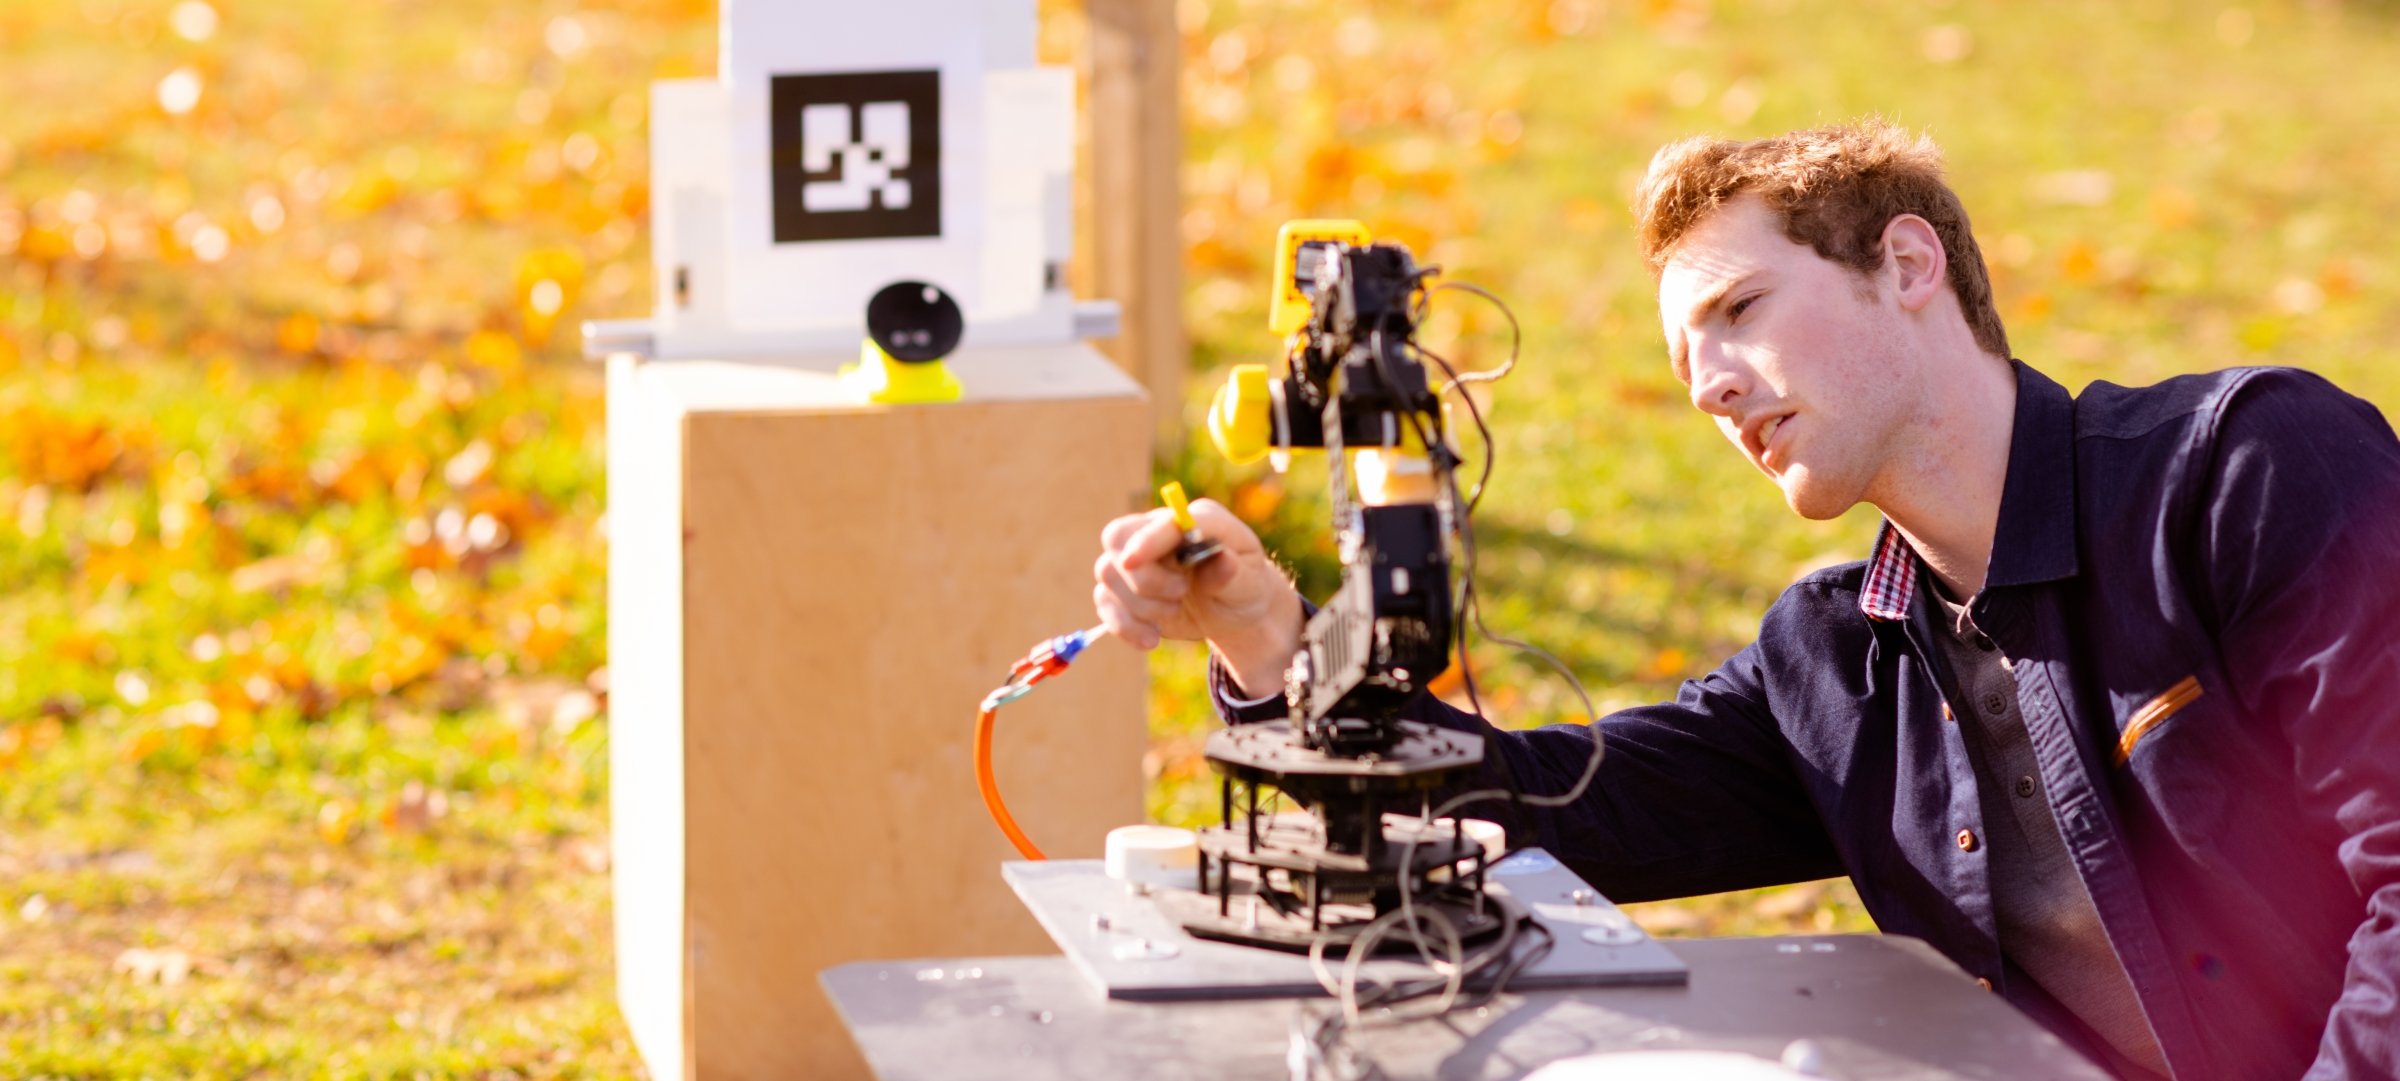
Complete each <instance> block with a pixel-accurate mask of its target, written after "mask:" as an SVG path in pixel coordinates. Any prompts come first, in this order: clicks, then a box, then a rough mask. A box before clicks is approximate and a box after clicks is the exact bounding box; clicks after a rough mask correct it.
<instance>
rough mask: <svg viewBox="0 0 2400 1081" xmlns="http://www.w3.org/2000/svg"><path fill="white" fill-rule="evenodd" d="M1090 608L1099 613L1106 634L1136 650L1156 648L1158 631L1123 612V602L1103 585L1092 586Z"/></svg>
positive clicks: (1130, 614) (1095, 584)
mask: <svg viewBox="0 0 2400 1081" xmlns="http://www.w3.org/2000/svg"><path fill="white" fill-rule="evenodd" d="M1092 608H1093V610H1094V611H1097V612H1098V613H1100V625H1101V626H1103V627H1106V628H1108V633H1110V634H1113V635H1116V636H1117V637H1118V638H1120V639H1123V640H1124V641H1125V643H1126V644H1127V645H1131V646H1133V647H1135V648H1137V649H1156V648H1158V643H1159V639H1160V637H1161V635H1160V633H1159V629H1158V628H1157V627H1156V626H1155V625H1152V624H1150V623H1147V622H1144V621H1142V620H1139V619H1135V618H1134V617H1133V614H1132V613H1130V612H1127V611H1126V610H1125V602H1124V601H1123V600H1122V599H1120V598H1119V597H1118V596H1117V595H1116V593H1115V592H1113V591H1111V590H1110V589H1109V588H1108V586H1107V585H1106V584H1105V583H1094V584H1093V586H1092Z"/></svg>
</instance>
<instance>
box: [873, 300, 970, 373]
mask: <svg viewBox="0 0 2400 1081" xmlns="http://www.w3.org/2000/svg"><path fill="white" fill-rule="evenodd" d="M966 332H967V318H966V315H965V314H964V313H962V312H960V311H959V308H958V302H957V301H955V300H952V299H950V294H948V293H945V292H942V290H941V287H939V286H935V285H929V284H926V283H925V282H893V283H892V284H890V285H887V286H884V287H883V288H882V289H880V290H877V291H876V293H875V296H874V297H873V298H872V299H870V300H868V301H867V337H869V338H873V339H874V340H875V344H876V345H878V346H881V347H882V348H883V351H884V352H886V353H888V354H891V357H892V359H893V360H902V361H913V362H919V363H922V362H924V361H928V360H940V359H942V358H943V357H945V356H948V355H950V351H951V350H953V349H956V348H958V340H959V338H960V337H962V336H964V335H965V334H966Z"/></svg>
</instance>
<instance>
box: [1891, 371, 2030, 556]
mask: <svg viewBox="0 0 2400 1081" xmlns="http://www.w3.org/2000/svg"><path fill="white" fill-rule="evenodd" d="M1956 370H1957V373H1958V374H1957V376H1956V377H1955V378H1950V379H1942V380H1937V381H1936V389H1935V390H1934V392H1933V394H1932V395H1930V396H1929V399H1928V401H1927V403H1926V414H1925V415H1924V416H1923V417H1920V418H1919V420H1918V423H1917V424H1916V425H1915V427H1914V428H1913V429H1912V432H1911V434H1912V439H1911V441H1910V445H1909V446H1908V447H1906V448H1904V453H1902V454H1900V455H1898V456H1896V458H1895V460H1894V462H1893V463H1892V468H1893V469H1894V470H1895V471H1896V472H1895V474H1894V475H1892V476H1889V477H1887V478H1886V479H1885V483H1883V484H1879V485H1878V487H1879V488H1881V489H1883V490H1882V491H1880V492H1878V493H1876V495H1877V496H1878V498H1875V499H1872V500H1870V502H1873V503H1874V504H1875V506H1876V508H1877V509H1878V510H1881V511H1882V512H1883V515H1884V517H1885V518H1888V519H1890V520H1891V523H1892V526H1893V528H1895V529H1898V530H1899V531H1900V533H1901V535H1902V536H1904V537H1907V538H1908V543H1909V545H1910V546H1911V547H1913V548H1915V549H1916V551H1917V555H1918V556H1919V557H1921V558H1922V559H1924V560H1925V566H1926V567H1927V568H1928V569H1930V570H1932V571H1933V574H1934V577H1936V578H1938V579H1940V582H1941V585H1942V588H1943V591H1944V592H1946V593H1948V594H1949V595H1950V596H1952V597H1955V598H1958V599H1959V600H1962V601H1963V600H1967V599H1970V598H1972V597H1974V596H1975V594H1976V593H1977V592H1980V591H1981V590H1982V589H1983V581H1984V576H1985V574H1986V572H1988V571H1989V570H1990V569H1991V559H1992V536H1993V533H1994V531H1995V530H1996V529H1997V527H1998V526H1999V523H2000V493H2001V489H2002V488H2003V487H2004V486H2005V485H2006V484H2007V482H2008V451H2009V442H2010V440H2011V438H2012V437H2013V436H2014V434H2015V431H2016V417H2017V375H2016V369H2015V367H2014V366H2013V365H2010V364H2008V363H2006V362H2004V361H2000V360H1997V359H1995V358H1993V357H1992V356H1990V355H1989V354H1985V353H1981V352H1978V353H1977V354H1976V355H1975V357H1974V358H1972V361H1971V362H1965V363H1960V364H1959V365H1957V368H1956Z"/></svg>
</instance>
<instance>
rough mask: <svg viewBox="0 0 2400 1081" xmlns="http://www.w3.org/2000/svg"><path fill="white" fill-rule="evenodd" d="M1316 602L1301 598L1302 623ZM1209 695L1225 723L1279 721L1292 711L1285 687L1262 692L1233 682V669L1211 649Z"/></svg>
mask: <svg viewBox="0 0 2400 1081" xmlns="http://www.w3.org/2000/svg"><path fill="white" fill-rule="evenodd" d="M1316 614H1317V606H1316V605H1314V604H1310V603H1309V601H1308V598H1306V597H1302V598H1300V626H1301V627H1303V628H1306V627H1307V626H1308V620H1309V617H1310V616H1313V615H1316ZM1208 697H1209V700H1210V701H1211V702H1214V703H1215V704H1216V707H1217V716H1218V717H1221V718H1223V719H1224V721H1225V723H1226V724H1256V723H1258V722H1260V721H1280V720H1284V719H1286V718H1288V717H1290V716H1291V715H1292V708H1291V706H1290V704H1288V703H1286V702H1285V701H1284V698H1283V688H1281V687H1277V688H1275V689H1274V690H1273V691H1271V692H1270V693H1268V694H1266V695H1263V696H1256V695H1253V694H1251V692H1250V691H1249V689H1248V688H1245V687H1243V686H1242V685H1241V684H1239V683H1236V682H1234V678H1233V672H1232V671H1231V670H1230V669H1227V668H1226V667H1225V659H1224V658H1222V657H1219V656H1217V655H1216V653H1215V652H1214V651H1211V652H1210V653H1209V655H1208Z"/></svg>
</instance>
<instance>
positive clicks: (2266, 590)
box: [2197, 371, 2400, 1079]
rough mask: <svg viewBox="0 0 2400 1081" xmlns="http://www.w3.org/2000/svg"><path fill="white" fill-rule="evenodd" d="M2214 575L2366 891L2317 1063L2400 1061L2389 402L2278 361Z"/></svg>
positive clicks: (2261, 711)
mask: <svg viewBox="0 0 2400 1081" xmlns="http://www.w3.org/2000/svg"><path fill="white" fill-rule="evenodd" d="M2212 473H2213V475H2212V476H2211V478H2210V479H2211V481H2212V484H2211V486H2210V488H2209V489H2208V491H2209V493H2210V500H2211V502H2210V504H2209V505H2208V506H2207V507H2206V508H2205V510H2204V512H2203V518H2202V521H2201V523H2200V524H2201V531H2202V532H2201V536H2200V538H2199V539H2200V551H2199V558H2200V565H2199V567H2198V568H2197V570H2198V573H2199V575H2200V576H2201V577H2200V580H2201V581H2204V582H2206V583H2207V589H2208V592H2209V596H2208V598H2207V602H2208V603H2209V604H2210V605H2211V606H2212V608H2213V611H2212V614H2213V616H2214V617H2215V619H2216V625H2217V627H2218V646H2219V649H2220V651H2221V654H2222V656H2223V658H2224V662H2225V664H2226V667H2227V671H2228V675H2229V677H2230V679H2231V683H2232V689H2233V691H2234V693H2235V694H2236V695H2237V696H2238V697H2239V698H2240V699H2241V701H2242V704H2243V706H2244V707H2246V709H2247V710H2248V711H2249V712H2250V714H2251V715H2252V716H2255V717H2258V718H2261V719H2263V720H2268V721H2271V722H2273V723H2276V724H2278V725H2280V726H2281V728H2282V730H2283V733H2284V735H2285V738H2286V739H2288V740H2289V741H2290V744H2291V747H2292V750H2293V760H2294V764H2295V770H2296V773H2297V776H2296V778H2295V781H2296V782H2297V784H2298V786H2299V794H2300V797H2301V800H2302V802H2303V806H2304V807H2305V808H2306V809H2307V810H2308V812H2309V813H2311V814H2313V815H2315V816H2318V817H2319V818H2321V819H2322V820H2323V821H2326V822H2329V823H2332V824H2333V825H2335V826H2336V827H2337V828H2338V829H2339V830H2340V832H2341V834H2342V837H2343V839H2342V841H2341V843H2340V846H2339V849H2338V852H2339V855H2340V859H2341V861H2342V866H2343V869H2344V871H2345V872H2346V873H2347V874H2348V875H2349V878H2350V881H2351V884H2352V885H2353V886H2355V887H2356V888H2357V890H2358V893H2359V896H2360V897H2361V898H2363V899H2364V901H2365V904H2364V915H2365V918H2364V920H2363V921H2362V922H2361V923H2360V924H2359V927H2358V930H2357V932H2356V933H2355V934H2353V935H2352V936H2351V939H2350V960H2349V965H2348V968H2347V970H2346V972H2345V974H2344V978H2343V986H2342V993H2341V996H2340V997H2339V998H2338V999H2336V1000H2335V1002H2334V1006H2333V1010H2332V1012H2331V1014H2330V1015H2329V1016H2328V1017H2327V1018H2326V1024H2325V1032H2324V1036H2323V1038H2322V1040H2321V1042H2320V1043H2319V1045H2318V1053H2317V1061H2316V1064H2315V1066H2314V1067H2313V1068H2311V1069H2310V1071H2309V1073H2308V1076H2309V1077H2310V1078H2328V1079H2330V1078H2341V1077H2351V1076H2365V1075H2372V1076H2392V1075H2394V1074H2396V1073H2400V443H2396V442H2395V441H2394V439H2393V436H2392V430H2391V428H2390V426H2389V425H2387V424H2386V423H2385V422H2384V420H2383V418H2382V417H2381V416H2380V415H2378V414H2377V413H2376V411H2375V409H2374V408H2373V407H2372V406H2370V405H2368V404H2367V403H2365V402H2362V401H2359V400H2358V399H2356V398H2352V397H2350V396H2349V395H2346V394H2342V393H2340V392H2339V391H2336V390H2334V389H2333V388H2332V387H2331V386H2330V385H2328V384H2326V383H2324V382H2323V381H2322V380H2320V379H2318V378H2316V377H2314V376H2310V375H2306V374H2304V373H2299V372H2290V371H2273V372H2265V373H2261V374H2260V375H2258V376H2256V377H2253V378H2252V379H2250V380H2248V381H2246V382H2245V383H2244V384H2243V385H2242V386H2241V387H2240V388H2238V389H2237V390H2236V391H2235V392H2234V393H2233V394H2232V395H2231V396H2230V398H2229V400H2228V402H2227V404H2226V406H2225V412H2224V414H2223V415H2222V417H2221V418H2220V420H2219V422H2218V435H2217V440H2216V443H2215V451H2214V454H2213V464H2212Z"/></svg>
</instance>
